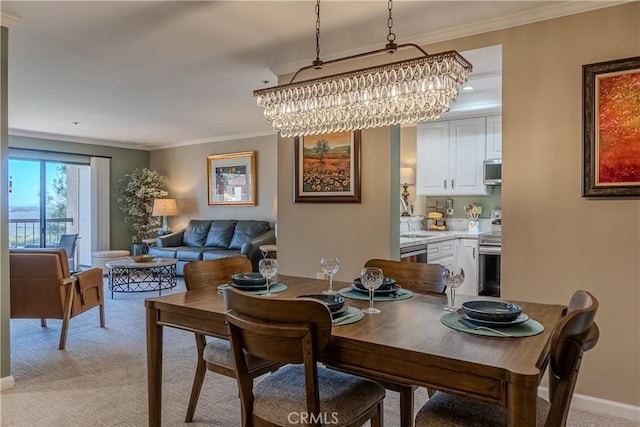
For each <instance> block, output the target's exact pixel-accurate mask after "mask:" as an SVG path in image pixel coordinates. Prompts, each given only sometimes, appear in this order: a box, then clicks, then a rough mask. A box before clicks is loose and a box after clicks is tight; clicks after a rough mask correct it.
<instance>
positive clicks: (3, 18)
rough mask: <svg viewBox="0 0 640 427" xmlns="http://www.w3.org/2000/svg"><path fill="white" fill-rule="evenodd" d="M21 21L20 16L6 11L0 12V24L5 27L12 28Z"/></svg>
mask: <svg viewBox="0 0 640 427" xmlns="http://www.w3.org/2000/svg"><path fill="white" fill-rule="evenodd" d="M18 22H20V18H18V17H16V16H12V15H8V14H6V13H0V25H2V26H3V27H7V28H11V27H13V26H14V25H16V24H17V23H18Z"/></svg>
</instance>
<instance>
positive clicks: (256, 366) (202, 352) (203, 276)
mask: <svg viewBox="0 0 640 427" xmlns="http://www.w3.org/2000/svg"><path fill="white" fill-rule="evenodd" d="M252 270H253V266H252V265H251V261H250V260H249V258H247V257H245V256H234V257H228V258H220V259H212V260H206V261H194V262H190V263H188V264H186V265H185V266H184V283H185V286H186V288H187V290H193V289H202V288H211V289H212V291H213V292H217V286H219V285H222V284H225V283H228V282H229V280H230V278H231V276H232V275H233V274H236V273H250V272H251V271H252ZM195 337H196V347H197V350H198V364H197V366H196V372H195V376H194V378H193V386H192V387H191V396H190V398H189V406H188V408H187V415H186V417H185V422H187V423H190V422H192V421H193V416H194V414H195V411H196V406H197V404H198V398H199V397H200V391H201V390H202V384H203V382H204V376H205V374H206V372H207V370H209V371H212V372H216V373H218V374H222V375H225V376H227V377H231V378H235V377H236V371H235V369H234V367H233V355H232V353H231V345H230V343H229V340H227V339H224V338H217V337H209V338H207V337H205V336H204V335H202V334H198V333H196V334H195ZM247 362H248V364H249V372H250V375H251V376H252V377H254V378H255V377H258V376H260V375H263V374H265V373H267V372H270V371H273V370H275V369H277V368H278V367H279V366H280V365H278V364H276V363H273V362H270V361H268V360H264V359H260V358H257V357H252V356H248V357H247Z"/></svg>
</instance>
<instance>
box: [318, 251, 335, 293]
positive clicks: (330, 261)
mask: <svg viewBox="0 0 640 427" xmlns="http://www.w3.org/2000/svg"><path fill="white" fill-rule="evenodd" d="M320 268H322V272H323V273H324V274H326V275H328V276H329V289H327V290H326V291H322V293H323V294H327V295H335V294H337V293H338V292H336V291H334V290H333V275H334V274H336V273H337V272H338V269H339V268H340V260H339V259H338V258H335V257H330V258H322V259H321V260H320Z"/></svg>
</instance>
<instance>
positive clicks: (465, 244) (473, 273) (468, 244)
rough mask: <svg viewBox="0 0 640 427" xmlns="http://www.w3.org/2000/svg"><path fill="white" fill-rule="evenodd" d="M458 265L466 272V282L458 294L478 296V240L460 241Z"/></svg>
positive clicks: (457, 291)
mask: <svg viewBox="0 0 640 427" xmlns="http://www.w3.org/2000/svg"><path fill="white" fill-rule="evenodd" d="M456 265H458V266H459V267H462V270H463V271H464V282H463V283H462V286H460V287H459V288H458V289H457V290H456V293H458V294H462V295H473V296H477V295H478V239H458V248H457V252H456Z"/></svg>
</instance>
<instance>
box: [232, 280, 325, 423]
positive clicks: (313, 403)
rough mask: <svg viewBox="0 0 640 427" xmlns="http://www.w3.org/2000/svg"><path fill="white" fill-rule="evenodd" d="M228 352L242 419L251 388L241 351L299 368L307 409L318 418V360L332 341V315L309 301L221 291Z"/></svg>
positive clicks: (247, 409)
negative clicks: (316, 414) (228, 342)
mask: <svg viewBox="0 0 640 427" xmlns="http://www.w3.org/2000/svg"><path fill="white" fill-rule="evenodd" d="M224 297H225V304H226V308H227V312H226V314H225V317H226V319H227V322H228V325H229V335H230V340H231V347H232V349H233V353H234V362H235V368H236V373H237V378H238V386H239V388H240V397H241V399H242V411H243V414H242V418H243V420H245V419H247V417H251V414H252V412H253V383H252V381H251V378H250V376H249V373H248V370H247V365H246V360H245V356H244V352H245V351H246V352H247V353H249V354H252V355H254V356H258V357H262V358H264V359H268V360H274V361H277V362H281V363H298V364H299V363H303V364H304V367H305V373H306V376H305V381H306V391H307V396H306V398H307V410H308V411H309V413H318V411H319V408H320V394H319V388H318V374H317V355H318V353H320V352H321V351H322V350H324V348H325V347H326V346H327V344H328V343H329V339H330V337H331V313H330V312H329V308H328V307H327V306H326V305H324V304H323V303H321V302H320V301H317V300H313V299H310V298H293V299H276V298H265V297H258V296H253V295H247V294H244V293H242V292H239V291H237V290H235V289H233V288H228V289H225V290H224Z"/></svg>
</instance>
